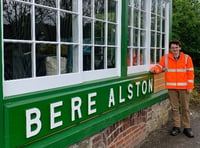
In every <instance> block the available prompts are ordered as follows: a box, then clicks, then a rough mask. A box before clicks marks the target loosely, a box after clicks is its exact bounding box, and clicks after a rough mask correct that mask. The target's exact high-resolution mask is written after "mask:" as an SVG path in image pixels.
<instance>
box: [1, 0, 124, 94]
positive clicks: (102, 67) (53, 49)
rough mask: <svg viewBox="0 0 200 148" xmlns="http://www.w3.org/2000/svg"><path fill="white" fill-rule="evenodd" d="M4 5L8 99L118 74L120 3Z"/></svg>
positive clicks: (19, 0) (11, 1)
mask: <svg viewBox="0 0 200 148" xmlns="http://www.w3.org/2000/svg"><path fill="white" fill-rule="evenodd" d="M58 2H59V3H58ZM2 5H3V55H4V96H11V95H17V94H22V93H28V92H34V91H40V90H45V89H51V88H56V87H62V86H67V85H73V84H79V83H83V82H85V81H90V80H96V79H102V78H108V77H113V76H119V74H120V71H119V70H120V62H117V61H119V59H120V36H121V35H120V26H121V25H120V23H121V22H120V21H121V20H120V16H121V2H120V1H118V0H82V1H79V0H60V1H57V0H45V1H43V0H35V1H32V0H3V2H2ZM18 88H20V89H18Z"/></svg>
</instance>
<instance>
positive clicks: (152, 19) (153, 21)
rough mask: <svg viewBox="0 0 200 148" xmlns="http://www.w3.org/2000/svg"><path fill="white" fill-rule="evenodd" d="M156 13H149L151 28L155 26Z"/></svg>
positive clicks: (153, 28)
mask: <svg viewBox="0 0 200 148" xmlns="http://www.w3.org/2000/svg"><path fill="white" fill-rule="evenodd" d="M155 22H156V15H154V14H151V30H155V27H156V23H155Z"/></svg>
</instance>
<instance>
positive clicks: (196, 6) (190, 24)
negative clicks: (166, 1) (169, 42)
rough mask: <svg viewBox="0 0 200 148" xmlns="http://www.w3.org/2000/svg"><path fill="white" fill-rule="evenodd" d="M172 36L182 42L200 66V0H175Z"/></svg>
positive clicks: (196, 64) (183, 48)
mask: <svg viewBox="0 0 200 148" xmlns="http://www.w3.org/2000/svg"><path fill="white" fill-rule="evenodd" d="M172 38H173V39H178V40H180V41H181V43H182V50H183V51H184V52H185V53H188V54H189V55H190V56H191V57H192V59H193V62H194V65H195V66H196V67H200V56H199V55H200V1H199V0H173V24H172Z"/></svg>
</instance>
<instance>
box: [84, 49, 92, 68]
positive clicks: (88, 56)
mask: <svg viewBox="0 0 200 148" xmlns="http://www.w3.org/2000/svg"><path fill="white" fill-rule="evenodd" d="M83 70H84V71H87V70H92V47H91V46H83Z"/></svg>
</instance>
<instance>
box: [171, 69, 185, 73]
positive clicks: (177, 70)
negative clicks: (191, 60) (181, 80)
mask: <svg viewBox="0 0 200 148" xmlns="http://www.w3.org/2000/svg"><path fill="white" fill-rule="evenodd" d="M167 71H168V72H186V69H168V70H167Z"/></svg>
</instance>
